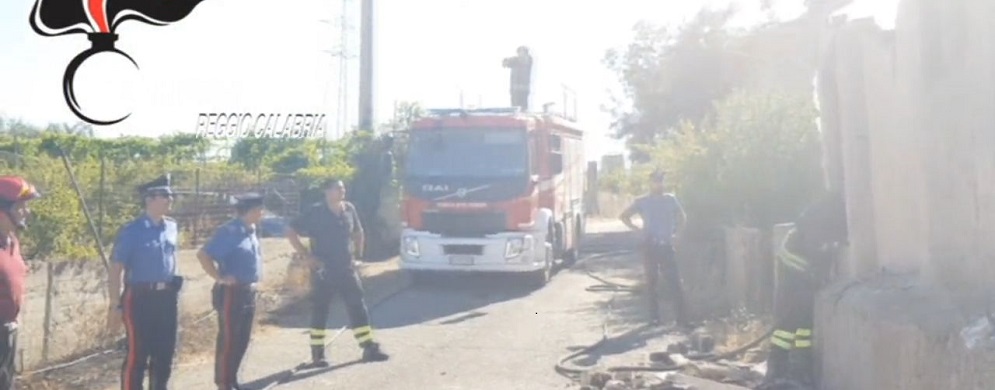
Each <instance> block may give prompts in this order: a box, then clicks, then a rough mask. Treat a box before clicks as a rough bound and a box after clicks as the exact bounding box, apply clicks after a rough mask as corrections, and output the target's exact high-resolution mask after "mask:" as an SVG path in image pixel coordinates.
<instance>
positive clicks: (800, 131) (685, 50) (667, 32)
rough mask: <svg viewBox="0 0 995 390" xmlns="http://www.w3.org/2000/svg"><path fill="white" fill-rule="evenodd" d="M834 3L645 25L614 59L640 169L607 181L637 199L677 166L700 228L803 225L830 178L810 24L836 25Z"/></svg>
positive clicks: (620, 119)
mask: <svg viewBox="0 0 995 390" xmlns="http://www.w3.org/2000/svg"><path fill="white" fill-rule="evenodd" d="M769 5H770V4H769V3H765V4H762V6H766V7H769ZM823 8H826V7H821V8H819V10H814V9H813V8H809V11H808V12H809V13H810V14H811V15H807V16H803V17H802V18H801V19H799V20H796V21H787V22H780V21H775V20H773V19H772V20H770V21H768V22H766V23H764V24H762V25H758V26H752V27H749V28H742V29H738V30H734V29H732V28H730V27H729V26H728V24H729V21H730V19H731V18H732V17H733V16H735V12H734V9H732V8H725V9H712V10H709V9H706V10H703V11H701V12H700V13H699V14H697V15H696V17H695V18H693V19H692V20H690V21H689V22H687V23H685V24H684V25H682V26H679V27H678V28H666V27H659V26H653V25H649V24H646V23H642V24H639V25H637V26H636V27H635V29H634V32H635V36H634V39H633V40H632V42H631V43H630V44H629V45H628V46H627V47H625V48H624V49H623V50H615V51H610V52H609V53H608V54H607V55H606V57H605V62H606V65H607V66H609V68H610V69H613V70H614V71H615V72H616V73H617V75H618V78H619V81H620V82H621V84H622V86H623V93H624V97H625V99H623V100H620V101H619V102H617V104H616V107H615V111H614V116H615V120H616V121H615V123H614V124H613V127H614V129H615V132H616V134H615V135H616V136H617V137H618V138H620V139H626V141H627V145H628V147H629V149H630V152H631V153H630V154H631V158H632V159H633V161H634V162H636V163H637V164H635V165H634V168H633V170H632V171H631V172H627V173H624V174H615V175H609V176H608V177H604V178H600V179H599V180H600V181H601V183H603V184H604V185H605V186H607V188H609V189H610V190H613V191H617V192H625V193H631V194H636V193H640V192H642V191H645V190H646V180H645V178H646V175H647V173H648V172H649V171H650V170H652V169H655V168H662V169H664V170H666V171H668V172H669V173H670V175H669V178H670V179H669V181H670V182H671V184H672V185H673V186H674V189H676V191H677V192H678V195H679V196H680V198H681V200H682V202H683V203H684V205H685V208H686V209H687V211H688V216H689V223H690V227H691V228H692V230H693V231H694V230H696V231H698V232H711V231H714V228H717V227H719V226H723V225H736V224H742V225H749V226H755V227H760V228H768V227H770V226H771V225H772V224H775V223H780V222H788V221H791V220H792V219H793V218H794V217H795V216H796V215H797V213H798V212H799V211H800V210H801V209H802V208H803V207H804V206H805V205H806V204H807V203H808V202H809V201H810V200H811V199H812V197H813V196H814V195H815V194H816V192H818V191H820V190H821V185H822V182H821V179H820V178H821V172H820V170H821V165H820V155H821V153H820V148H819V144H818V142H819V137H818V130H817V128H816V126H815V121H814V120H815V118H816V116H817V112H816V111H815V108H814V106H813V102H812V99H811V96H812V91H811V80H812V77H813V75H814V71H815V62H816V61H815V57H814V54H815V53H816V50H815V49H814V47H816V46H817V39H816V38H817V32H818V31H817V28H814V27H813V26H812V25H811V23H810V22H808V23H807V22H806V20H824V18H823V17H820V16H819V15H816V14H818V13H820V12H825V10H824V9H823ZM830 8H832V7H829V8H827V9H830ZM823 16H824V15H823Z"/></svg>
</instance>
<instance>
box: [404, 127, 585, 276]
mask: <svg viewBox="0 0 995 390" xmlns="http://www.w3.org/2000/svg"><path fill="white" fill-rule="evenodd" d="M583 135H584V134H583V132H582V131H581V130H580V129H579V128H578V126H577V125H576V124H574V123H573V122H572V121H571V120H569V119H567V118H566V117H564V116H561V115H558V114H552V113H525V112H521V111H520V110H519V109H518V108H491V109H444V110H430V111H429V112H428V115H427V116H425V117H423V118H421V119H419V120H417V121H416V122H415V123H413V124H412V126H411V128H410V129H409V133H408V136H409V138H408V140H409V141H408V142H409V144H408V148H407V156H406V164H405V170H404V177H403V188H404V200H403V205H402V209H403V219H404V223H405V225H404V226H405V227H404V230H403V232H402V233H401V267H402V268H403V269H407V270H409V271H411V272H414V273H415V275H416V276H417V275H419V274H420V272H433V271H436V272H440V271H441V272H459V271H471V272H517V273H525V274H528V275H529V278H530V280H531V281H532V282H534V283H535V284H536V285H539V286H541V285H544V284H545V283H546V282H547V281H549V278H550V275H551V269H552V268H553V266H554V264H555V263H556V260H557V259H559V260H562V261H563V262H565V263H566V264H571V263H573V262H574V261H576V259H577V255H578V248H579V245H580V238H581V236H582V234H583V230H584V210H583V209H584V204H583V199H584V197H583V192H584V187H585V184H584V181H585V180H586V177H585V172H584V169H585V165H586V162H585V160H584V145H583Z"/></svg>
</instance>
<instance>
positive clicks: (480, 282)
mask: <svg viewBox="0 0 995 390" xmlns="http://www.w3.org/2000/svg"><path fill="white" fill-rule="evenodd" d="M532 292H533V291H532V290H531V289H530V288H529V287H528V286H526V285H524V284H523V283H522V280H521V278H520V277H516V275H486V274H483V275H436V276H433V277H430V278H427V279H425V280H422V281H419V282H418V283H417V284H414V285H412V286H410V287H408V288H407V289H406V290H404V291H402V292H401V293H399V294H397V295H396V296H393V297H391V298H390V299H388V300H386V301H384V302H381V303H380V304H379V305H377V307H373V308H370V317H371V321H372V322H373V326H374V328H377V329H391V328H398V327H404V326H409V325H415V324H424V323H427V322H433V321H437V320H441V321H440V322H439V323H438V324H437V325H451V324H455V323H459V322H465V321H472V320H473V319H475V318H478V317H483V316H486V315H487V313H486V312H485V311H480V310H478V309H480V308H482V307H485V306H488V305H492V304H495V303H499V302H504V301H509V300H513V299H519V298H523V297H526V296H528V295H529V294H530V293H532ZM343 305H344V303H343V302H342V300H341V299H340V298H339V297H336V298H335V299H333V301H332V307H333V309H334V308H339V309H340V308H341V307H342V306H343ZM310 309H311V302H310V301H309V300H307V299H302V300H301V301H300V302H297V303H296V304H295V305H293V307H292V308H288V309H286V310H284V312H283V313H281V315H280V316H279V317H278V319H277V320H276V321H275V322H274V323H273V325H276V326H279V327H283V328H294V329H306V328H310V326H311V325H310V322H311V318H310ZM333 312H338V313H344V311H342V310H339V311H334V310H333ZM457 315H459V316H457ZM454 316H457V317H454ZM450 317H453V318H450ZM347 325H349V319H348V318H347V316H345V315H335V314H333V315H332V316H331V318H330V319H329V322H328V325H326V328H328V329H337V328H340V327H343V326H347Z"/></svg>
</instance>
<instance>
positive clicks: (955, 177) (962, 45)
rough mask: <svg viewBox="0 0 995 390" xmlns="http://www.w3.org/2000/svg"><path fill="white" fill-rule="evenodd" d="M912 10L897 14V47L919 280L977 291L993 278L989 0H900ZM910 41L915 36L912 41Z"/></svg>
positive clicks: (993, 98)
mask: <svg viewBox="0 0 995 390" xmlns="http://www.w3.org/2000/svg"><path fill="white" fill-rule="evenodd" d="M902 6H903V8H907V9H908V12H909V13H911V14H917V15H918V16H919V17H918V18H915V19H914V20H907V19H903V20H900V24H899V25H898V27H897V28H898V29H899V33H900V34H908V35H910V37H909V39H908V40H907V41H905V42H904V43H906V45H902V46H901V47H899V50H900V55H902V57H903V58H905V57H910V56H921V61H919V62H916V63H910V64H908V65H905V64H903V65H904V66H909V67H910V68H909V69H908V75H909V77H910V80H909V81H910V82H911V84H912V86H913V88H915V89H914V90H913V91H912V95H913V96H915V100H914V101H913V102H912V104H913V108H912V110H913V111H915V112H917V113H919V115H918V116H917V120H916V121H915V123H914V124H913V126H914V128H915V130H916V132H918V133H919V134H921V135H922V136H923V139H924V141H925V143H924V145H925V147H926V148H927V149H926V151H925V153H923V158H924V173H925V175H926V180H925V185H926V188H927V189H928V192H929V196H927V197H926V210H928V213H929V223H928V226H929V227H930V229H929V233H928V241H927V242H928V248H929V258H930V262H929V263H927V267H925V269H924V277H925V281H926V282H928V283H931V284H936V285H938V286H942V287H945V288H949V289H953V290H965V289H966V290H978V289H982V288H984V287H985V286H989V285H991V283H992V281H995V272H993V271H995V267H992V266H990V264H992V263H993V260H995V247H993V246H995V244H992V243H991V242H992V241H993V237H995V235H993V234H995V230H993V229H992V215H993V214H992V213H993V212H995V210H993V206H995V199H993V192H992V190H993V188H992V185H991V182H992V181H993V178H995V176H993V173H995V172H993V169H992V168H993V159H995V132H993V129H992V126H993V124H995V121H993V119H995V84H993V82H995V79H993V77H992V76H993V74H992V73H993V70H992V69H993V68H995V58H993V50H995V49H993V47H992V45H991V44H990V42H988V40H987V39H982V38H988V37H990V36H991V34H992V33H993V29H992V27H991V19H990V18H992V17H995V3H992V2H982V1H969V0H950V1H943V2H935V1H928V0H912V1H905V2H904V3H903V5H902ZM917 41H918V42H917Z"/></svg>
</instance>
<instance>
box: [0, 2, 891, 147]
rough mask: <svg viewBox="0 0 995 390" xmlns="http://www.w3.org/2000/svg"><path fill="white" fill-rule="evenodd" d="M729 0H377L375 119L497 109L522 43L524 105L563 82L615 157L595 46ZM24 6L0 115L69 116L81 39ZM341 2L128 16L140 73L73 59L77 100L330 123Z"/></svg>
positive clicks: (11, 39) (189, 121) (154, 114)
mask: <svg viewBox="0 0 995 390" xmlns="http://www.w3.org/2000/svg"><path fill="white" fill-rule="evenodd" d="M81 1H82V0H81ZM347 1H348V2H349V4H348V6H349V7H350V9H351V10H352V12H351V13H352V14H353V16H352V17H351V24H352V29H351V33H350V34H351V36H352V43H351V44H350V45H349V47H348V50H349V51H351V52H352V53H351V54H353V55H354V56H355V55H356V54H358V36H359V28H358V27H359V17H358V15H359V12H358V11H359V0H347ZM895 1H896V0H883V1H882V0H864V1H861V0H858V3H865V4H875V5H874V6H873V7H871V9H872V12H878V13H880V12H881V11H882V10H884V11H887V10H890V9H891V8H893V7H894V3H895ZM726 2H728V0H726V1H722V0H716V1H708V0H687V1H682V2H671V1H661V0H614V1H607V0H588V1H576V0H540V1H526V0H506V1H500V2H497V1H493V2H492V1H481V0H420V1H405V0H377V3H376V4H377V5H376V7H377V9H376V23H375V25H376V29H377V31H376V33H375V35H376V38H375V42H376V48H375V53H376V59H375V63H376V65H375V66H376V71H375V81H374V83H375V104H376V109H375V114H376V116H377V121H383V120H386V119H388V118H389V116H390V114H391V110H392V107H393V104H394V102H395V101H404V100H409V101H419V102H421V103H422V104H424V105H425V106H427V107H456V106H458V105H459V99H460V91H462V92H463V93H462V95H463V98H464V102H465V103H466V104H468V105H469V104H477V103H478V102H479V103H482V104H483V105H484V106H507V105H508V103H509V101H508V97H507V89H508V85H507V83H508V74H507V70H506V69H503V68H502V67H501V66H500V65H501V63H500V61H501V59H502V58H503V57H506V56H509V55H512V54H513V53H514V50H515V48H516V47H517V46H519V45H527V46H529V47H530V48H532V51H533V54H534V56H535V58H536V69H535V84H536V86H535V92H534V94H533V102H534V104H533V106H535V107H538V106H539V105H540V104H541V103H543V102H547V101H556V102H560V101H562V93H561V88H560V86H561V85H563V84H565V85H568V86H570V87H571V88H572V89H574V90H575V91H576V93H577V97H578V106H579V116H580V117H579V119H580V121H581V123H582V124H584V125H585V129H586V130H587V131H588V134H589V135H590V136H589V137H588V141H587V150H588V155H589V158H594V157H596V156H598V155H601V154H604V153H613V152H620V151H621V150H622V147H621V145H620V144H619V143H618V142H614V141H611V140H609V139H608V138H607V137H606V135H607V134H608V131H609V130H608V124H609V122H610V117H609V116H608V115H607V114H605V113H603V112H602V111H601V110H600V109H599V107H600V106H601V105H602V104H605V103H607V102H608V101H609V98H608V97H609V94H608V90H609V89H611V88H614V87H615V77H614V75H613V74H611V73H610V72H608V71H607V70H606V69H605V67H604V65H602V63H601V58H602V57H603V55H604V52H605V50H606V49H608V48H610V47H615V46H620V45H624V44H625V43H627V41H628V39H629V37H630V33H631V27H632V25H633V24H634V23H635V22H636V21H638V20H640V19H644V20H650V21H653V22H657V23H676V22H679V21H681V20H684V19H687V18H688V17H690V16H691V15H693V13H694V12H696V11H697V10H698V9H699V8H700V7H702V6H706V5H714V4H723V3H726ZM737 2H738V3H742V4H743V8H744V9H745V10H747V11H748V12H747V13H746V14H744V16H743V20H744V21H751V20H757V19H759V18H760V17H761V15H760V14H759V13H758V12H756V10H755V9H756V7H755V6H751V4H752V3H753V2H752V1H745V0H742V1H737ZM775 2H776V3H777V4H778V9H779V12H780V13H783V14H784V15H792V14H795V13H797V12H798V11H799V7H798V5H797V4H800V3H801V0H776V1H775ZM883 3H886V4H883ZM33 4H34V0H7V1H0V53H2V54H0V115H3V116H6V117H15V118H21V119H23V120H26V121H28V122H32V123H35V124H45V123H48V122H75V121H76V118H75V116H73V115H72V113H71V112H70V111H69V109H68V108H67V107H66V103H65V101H64V98H63V96H62V91H61V88H62V87H61V83H62V76H63V72H64V71H65V67H66V65H67V64H68V63H69V61H70V60H71V59H72V58H73V57H74V56H75V55H76V54H78V53H79V52H81V51H83V50H84V49H86V48H87V47H88V46H89V42H87V40H86V37H85V36H82V35H78V34H77V35H69V36H61V37H41V36H38V35H36V34H35V33H34V32H33V31H32V30H31V27H30V25H29V24H28V15H29V14H30V10H31V7H32V6H33ZM275 4H287V6H283V7H281V6H275ZM290 4H293V5H292V6H291V5H290ZM342 7H343V3H342V0H336V1H318V0H294V1H292V2H289V1H288V2H285V3H284V2H274V1H272V0H207V1H204V2H203V3H201V4H200V5H199V6H197V8H196V9H194V11H193V13H192V14H191V15H190V16H188V17H187V18H186V19H184V20H181V21H180V22H178V23H176V24H173V25H170V26H165V27H158V26H151V25H146V24H142V23H139V22H135V21H129V22H124V24H122V25H121V27H119V28H118V30H117V32H118V33H119V34H120V37H119V39H118V42H117V47H118V48H119V49H121V50H123V51H124V52H126V53H128V54H129V55H130V56H131V57H132V58H133V59H134V60H135V61H136V62H137V63H138V65H139V67H140V70H135V69H134V67H133V66H131V65H130V64H129V63H127V62H125V60H123V59H122V58H120V57H116V56H114V55H111V54H101V55H98V56H95V57H93V58H92V59H91V60H90V61H88V62H87V63H85V64H84V66H83V67H81V68H80V71H79V74H78V76H77V82H76V90H77V96H78V98H79V101H80V104H81V105H83V106H84V109H85V110H86V111H87V112H88V113H91V112H92V113H95V114H99V115H100V116H101V117H103V118H107V117H113V116H119V114H124V113H127V112H131V113H132V115H131V117H130V118H129V119H127V120H125V121H124V122H122V123H120V124H117V125H113V126H98V127H97V133H98V136H104V137H107V136H118V135H122V134H135V135H139V134H140V135H149V136H155V135H161V134H166V133H172V132H175V131H181V132H193V131H194V130H195V126H196V123H197V115H198V113H207V112H226V113H245V112H247V113H252V114H258V113H280V114H287V113H302V114H303V113H316V114H326V115H327V124H328V127H329V128H330V132H334V130H335V124H336V116H337V113H338V110H337V105H338V104H337V96H338V84H339V81H338V80H339V74H338V68H339V66H338V64H339V60H338V58H334V57H332V55H330V54H329V53H326V52H324V51H325V50H336V49H338V48H339V39H340V34H339V32H340V28H339V26H338V19H339V17H340V15H341V10H342ZM750 11H751V12H750ZM862 12H865V13H866V12H868V11H866V10H865V11H862ZM322 19H324V20H326V22H321V21H320V20H322ZM357 68H358V57H354V58H352V60H350V64H349V77H348V79H349V80H350V86H349V88H348V100H349V109H348V110H347V111H346V113H347V115H348V121H349V123H350V124H352V125H354V124H355V123H356V120H357V113H356V100H357V96H358V93H357V89H358V88H357V85H358V71H357Z"/></svg>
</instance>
